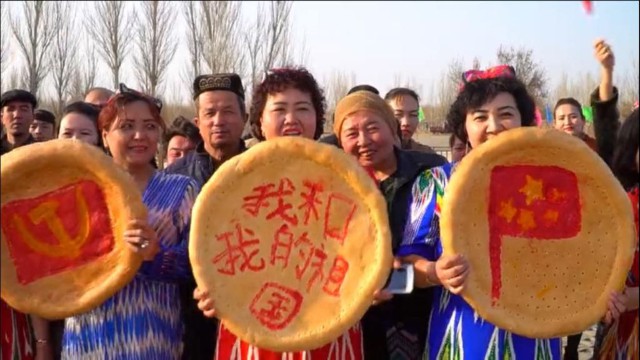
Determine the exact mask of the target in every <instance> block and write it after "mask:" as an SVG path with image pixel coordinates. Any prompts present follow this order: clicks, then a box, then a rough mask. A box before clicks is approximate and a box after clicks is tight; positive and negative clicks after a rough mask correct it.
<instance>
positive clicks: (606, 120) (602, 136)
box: [591, 87, 620, 165]
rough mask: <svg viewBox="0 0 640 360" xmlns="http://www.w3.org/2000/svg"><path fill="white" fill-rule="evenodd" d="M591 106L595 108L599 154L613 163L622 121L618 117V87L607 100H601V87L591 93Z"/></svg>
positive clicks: (594, 119)
mask: <svg viewBox="0 0 640 360" xmlns="http://www.w3.org/2000/svg"><path fill="white" fill-rule="evenodd" d="M591 106H592V108H593V129H594V133H595V137H596V143H597V147H598V155H600V157H601V158H602V160H604V161H605V162H606V163H607V164H608V165H611V159H612V158H613V150H614V149H615V141H616V135H617V133H618V128H619V127H620V122H619V121H618V117H619V115H620V113H619V112H618V89H617V88H616V87H614V88H613V97H612V98H611V99H609V100H606V101H601V100H600V93H599V89H598V88H596V89H595V90H594V91H593V92H592V93H591Z"/></svg>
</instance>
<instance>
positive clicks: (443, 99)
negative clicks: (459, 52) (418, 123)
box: [425, 58, 464, 126]
mask: <svg viewBox="0 0 640 360" xmlns="http://www.w3.org/2000/svg"><path fill="white" fill-rule="evenodd" d="M463 72H464V65H463V60H462V59H458V58H456V59H452V60H451V61H450V62H449V64H448V65H447V69H446V70H444V71H443V72H442V73H441V74H440V77H439V79H438V80H437V81H436V82H435V83H434V84H433V86H434V89H433V90H432V91H431V93H432V100H431V103H432V106H430V107H428V110H429V113H427V114H425V115H426V118H427V122H428V124H429V126H444V122H445V119H446V116H447V112H448V111H449V107H450V106H451V104H453V102H454V101H455V99H456V96H457V93H458V89H459V87H460V83H461V82H462V73H463Z"/></svg>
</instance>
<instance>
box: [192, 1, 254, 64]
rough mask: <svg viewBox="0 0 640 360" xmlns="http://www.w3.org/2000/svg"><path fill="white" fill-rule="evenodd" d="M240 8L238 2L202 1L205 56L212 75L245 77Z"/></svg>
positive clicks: (203, 51) (201, 20)
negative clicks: (228, 73)
mask: <svg viewBox="0 0 640 360" xmlns="http://www.w3.org/2000/svg"><path fill="white" fill-rule="evenodd" d="M241 6H242V4H241V3H240V2H238V1H200V18H199V21H198V24H199V26H202V28H201V31H200V33H201V34H202V40H203V48H202V55H203V59H204V62H205V64H207V67H208V68H209V71H210V72H212V73H220V72H235V73H237V74H239V75H240V76H242V75H243V74H244V64H245V57H244V51H243V50H244V49H243V45H244V42H243V40H244V39H243V35H242V29H241V26H242V22H241V21H242V17H241Z"/></svg>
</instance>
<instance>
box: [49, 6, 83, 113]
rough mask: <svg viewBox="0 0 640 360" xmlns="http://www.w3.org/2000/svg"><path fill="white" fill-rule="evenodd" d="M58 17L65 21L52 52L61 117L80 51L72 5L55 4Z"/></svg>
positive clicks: (55, 111) (53, 72)
mask: <svg viewBox="0 0 640 360" xmlns="http://www.w3.org/2000/svg"><path fill="white" fill-rule="evenodd" d="M54 11H55V13H56V17H57V18H59V19H64V21H62V22H61V23H60V24H59V28H58V31H57V32H56V34H55V37H54V39H53V45H52V46H53V49H52V50H53V51H52V52H51V75H52V77H53V85H54V90H55V95H56V104H55V106H54V113H55V114H56V116H60V115H61V113H62V109H63V107H64V104H65V103H66V101H67V96H68V95H69V86H70V84H71V79H72V74H73V72H74V71H78V69H77V63H76V61H75V59H76V51H77V49H78V37H77V36H76V34H77V30H76V26H75V20H76V18H75V14H76V12H75V11H72V8H71V4H70V3H69V2H66V1H58V2H55V3H54Z"/></svg>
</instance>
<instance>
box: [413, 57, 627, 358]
mask: <svg viewBox="0 0 640 360" xmlns="http://www.w3.org/2000/svg"><path fill="white" fill-rule="evenodd" d="M463 79H464V80H465V81H464V84H463V87H462V88H461V90H460V93H459V94H458V97H457V98H456V100H455V102H454V103H453V105H452V106H451V108H450V110H449V113H448V115H447V125H448V126H449V128H450V129H452V130H453V133H454V134H455V136H457V137H458V138H459V139H462V140H464V141H465V142H466V143H467V144H468V147H469V149H470V151H472V150H473V149H474V148H476V147H478V146H479V145H481V144H483V143H484V142H486V141H490V140H491V139H493V138H494V137H496V136H500V134H501V133H503V132H505V131H508V130H510V129H514V128H519V127H522V126H534V125H535V121H534V118H535V104H534V101H533V99H532V98H531V96H529V94H528V92H527V90H526V87H525V85H524V84H523V83H522V82H521V81H519V80H518V79H516V77H515V70H514V69H513V68H512V67H510V66H507V65H501V66H497V67H494V68H492V69H489V70H487V71H478V70H471V71H468V72H466V73H465V74H464V75H463ZM456 164H457V163H453V164H447V165H444V166H442V167H438V168H433V169H431V170H429V171H426V172H424V173H423V174H422V175H421V176H420V177H419V178H418V179H417V180H416V181H415V182H414V186H413V192H412V198H411V199H410V210H409V213H410V214H413V215H412V216H411V218H410V219H409V221H408V223H407V226H406V229H407V230H406V231H405V237H404V239H403V246H404V247H406V248H407V249H409V252H410V253H412V256H414V257H419V259H418V260H417V261H416V260H414V266H415V270H416V285H417V286H422V287H434V293H433V295H434V297H433V303H432V305H431V316H430V318H429V324H428V331H427V344H426V347H425V359H441V358H443V357H444V356H448V355H445V354H460V357H461V358H465V357H466V356H469V355H470V356H472V357H473V358H478V359H480V358H496V359H502V358H518V359H520V358H522V359H535V358H538V359H540V358H541V359H551V360H553V359H561V339H559V338H556V339H530V338H525V337H522V336H519V335H516V334H512V333H510V332H508V331H505V330H503V329H499V328H498V327H496V326H495V325H493V324H491V323H489V322H487V321H485V320H483V319H481V318H479V317H478V315H477V314H476V313H475V311H474V310H473V308H472V307H471V306H470V305H469V304H468V303H467V302H466V301H465V300H464V299H463V298H462V296H460V293H461V292H462V291H463V289H464V286H465V281H466V278H467V276H468V274H469V271H470V269H469V264H468V262H467V260H466V259H465V258H464V256H463V255H461V254H456V255H443V251H442V244H441V242H440V227H439V215H440V214H439V211H440V206H441V201H442V198H443V195H444V194H445V193H446V186H447V184H448V182H449V179H450V177H451V174H452V172H453V171H454V170H455V166H456ZM609 308H610V309H611V310H610V312H608V314H607V319H608V320H609V321H610V319H611V318H613V317H616V316H618V315H619V314H618V313H617V311H616V309H615V307H614V306H613V305H612V304H611V303H610V304H609Z"/></svg>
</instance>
